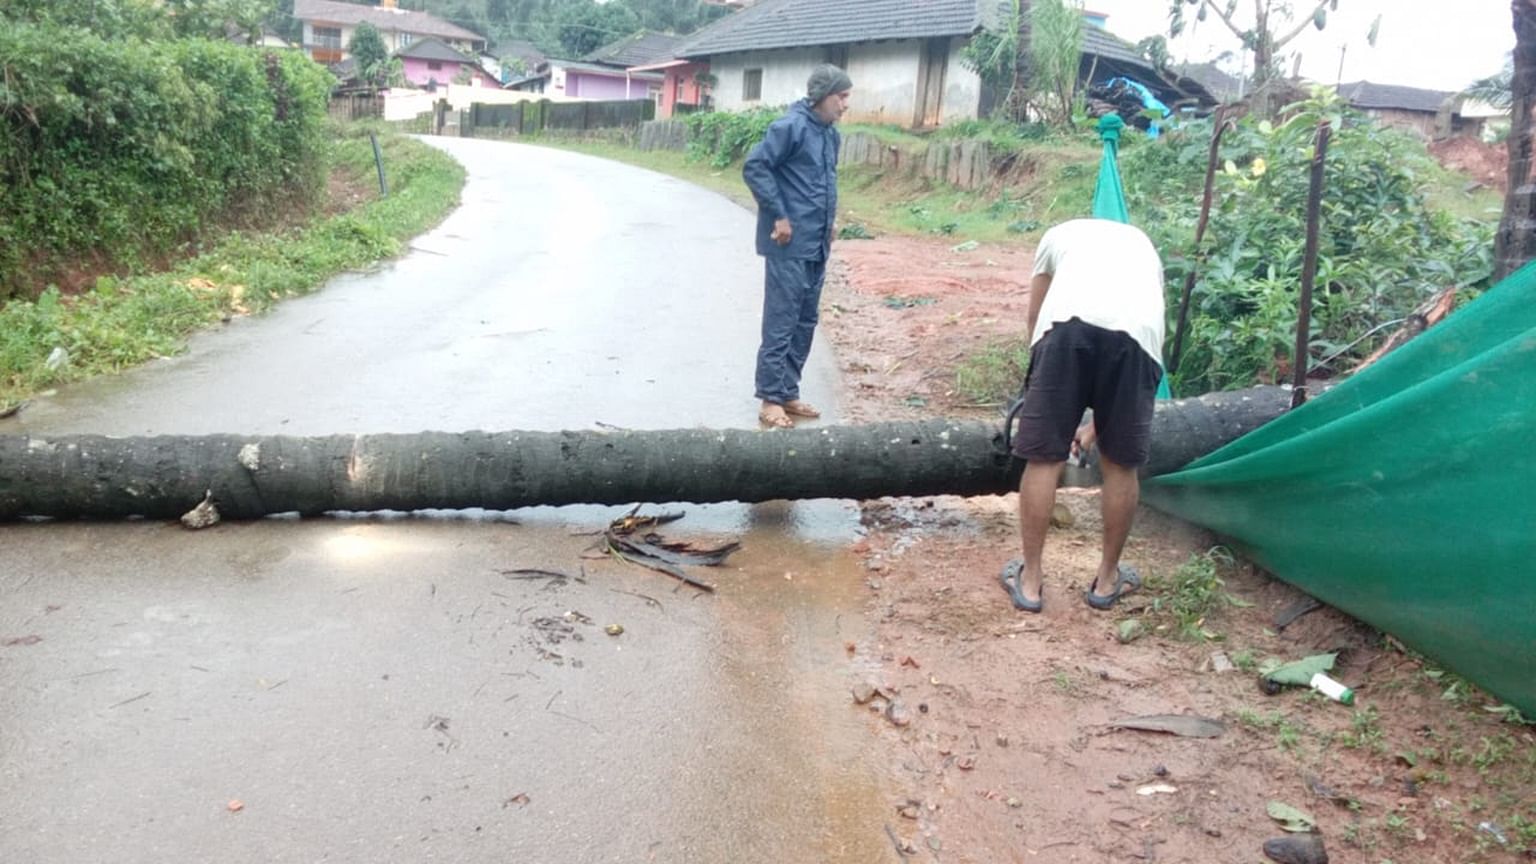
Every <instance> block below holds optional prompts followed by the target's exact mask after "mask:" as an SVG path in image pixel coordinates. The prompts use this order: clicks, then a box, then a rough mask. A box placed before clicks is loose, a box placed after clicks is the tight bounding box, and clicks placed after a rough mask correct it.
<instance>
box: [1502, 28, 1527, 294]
mask: <svg viewBox="0 0 1536 864" xmlns="http://www.w3.org/2000/svg"><path fill="white" fill-rule="evenodd" d="M1510 8H1511V12H1512V14H1513V15H1514V24H1515V58H1514V60H1515V77H1514V81H1513V84H1512V86H1511V88H1510V89H1511V95H1512V96H1513V98H1514V104H1513V106H1512V108H1511V112H1512V113H1511V117H1510V127H1509V143H1508V147H1509V192H1508V193H1506V195H1505V196H1504V218H1503V219H1502V220H1500V222H1499V233H1498V235H1497V236H1496V238H1495V240H1494V251H1493V255H1494V276H1495V278H1498V279H1502V278H1504V277H1505V276H1508V275H1509V274H1511V273H1513V272H1515V271H1516V270H1518V269H1520V267H1521V266H1523V265H1524V264H1525V263H1526V262H1527V261H1530V260H1531V259H1532V258H1536V188H1533V186H1532V178H1531V157H1532V150H1533V147H1536V128H1533V126H1532V121H1533V117H1532V115H1531V108H1532V106H1531V100H1532V98H1536V0H1513V2H1511V3H1510Z"/></svg>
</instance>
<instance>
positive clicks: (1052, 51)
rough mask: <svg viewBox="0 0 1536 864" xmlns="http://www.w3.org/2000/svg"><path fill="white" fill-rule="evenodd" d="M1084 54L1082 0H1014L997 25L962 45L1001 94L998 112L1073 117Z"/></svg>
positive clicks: (1052, 119)
mask: <svg viewBox="0 0 1536 864" xmlns="http://www.w3.org/2000/svg"><path fill="white" fill-rule="evenodd" d="M1082 56H1083V18H1082V3H1081V0H1013V2H1012V3H1011V4H1009V7H1008V13H1007V16H1006V18H1005V20H1004V22H1003V24H1002V26H1000V27H998V28H997V29H996V30H984V31H982V32H981V33H980V34H978V35H977V36H976V37H975V38H973V39H972V40H971V41H970V43H969V44H967V45H966V47H965V53H964V54H963V55H962V57H963V59H964V60H965V62H966V64H967V65H969V66H970V67H971V68H972V69H975V70H976V72H977V73H978V74H980V75H981V77H982V80H983V81H985V82H986V83H987V84H988V85H989V86H991V87H992V88H993V89H994V91H996V92H999V93H1001V94H1002V98H1001V99H999V100H998V106H999V108H998V111H999V113H1000V114H1001V115H1002V116H1004V117H1006V118H1008V119H1010V120H1015V121H1019V122H1023V121H1026V120H1029V119H1031V117H1036V116H1037V117H1039V118H1041V119H1043V120H1044V121H1045V122H1047V123H1052V124H1057V125H1065V124H1067V123H1070V122H1071V119H1072V110H1073V107H1074V105H1075V104H1076V101H1077V87H1078V83H1079V75H1080V70H1081V67H1082Z"/></svg>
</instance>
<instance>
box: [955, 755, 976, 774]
mask: <svg viewBox="0 0 1536 864" xmlns="http://www.w3.org/2000/svg"><path fill="white" fill-rule="evenodd" d="M955 767H956V768H959V769H960V770H961V771H969V770H971V769H972V768H975V767H976V757H975V756H961V757H960V758H959V759H958V760H956V761H955Z"/></svg>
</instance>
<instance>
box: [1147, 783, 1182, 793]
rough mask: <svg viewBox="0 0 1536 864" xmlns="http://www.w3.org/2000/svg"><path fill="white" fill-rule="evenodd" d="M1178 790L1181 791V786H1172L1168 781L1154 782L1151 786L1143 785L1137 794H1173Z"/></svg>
mask: <svg viewBox="0 0 1536 864" xmlns="http://www.w3.org/2000/svg"><path fill="white" fill-rule="evenodd" d="M1177 791H1179V787H1177V786H1170V785H1168V784H1167V783H1153V784H1151V785H1149V786H1142V787H1140V788H1138V789H1137V790H1136V794H1137V795H1172V794H1173V793H1175V792H1177Z"/></svg>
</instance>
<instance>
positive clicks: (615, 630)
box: [603, 624, 624, 636]
mask: <svg viewBox="0 0 1536 864" xmlns="http://www.w3.org/2000/svg"><path fill="white" fill-rule="evenodd" d="M603 632H604V633H607V634H608V635H609V636H623V635H624V625H623V624H609V625H608V626H607V627H604V628H603Z"/></svg>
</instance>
